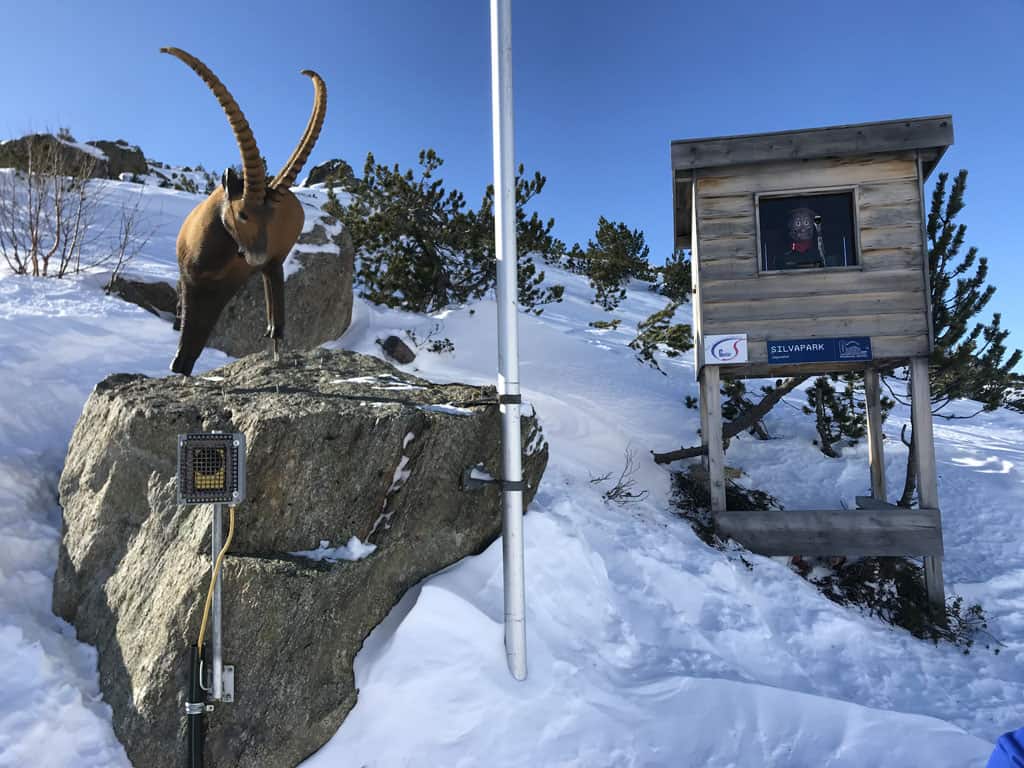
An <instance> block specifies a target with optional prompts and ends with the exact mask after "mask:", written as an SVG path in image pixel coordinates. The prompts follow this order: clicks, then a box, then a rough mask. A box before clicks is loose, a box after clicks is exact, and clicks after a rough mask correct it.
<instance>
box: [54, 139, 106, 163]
mask: <svg viewBox="0 0 1024 768" xmlns="http://www.w3.org/2000/svg"><path fill="white" fill-rule="evenodd" d="M57 141H59V142H60V143H61V144H63V145H65V146H67V147H73V148H75V149H77V150H78V151H79V152H85V154H87V155H91V156H92V157H94V158H96V159H97V160H106V159H107V154H106V153H105V152H104V151H103V150H102V149H100V148H99V147H94V146H93V145H92V144H83V143H82V142H78V141H68V140H67V139H62V138H60V137H59V136H58V137H57Z"/></svg>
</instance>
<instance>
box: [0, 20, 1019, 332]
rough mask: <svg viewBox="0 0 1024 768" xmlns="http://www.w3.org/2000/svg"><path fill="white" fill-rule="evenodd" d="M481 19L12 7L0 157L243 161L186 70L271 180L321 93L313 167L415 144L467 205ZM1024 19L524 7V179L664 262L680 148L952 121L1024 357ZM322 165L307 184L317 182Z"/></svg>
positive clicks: (479, 111)
mask: <svg viewBox="0 0 1024 768" xmlns="http://www.w3.org/2000/svg"><path fill="white" fill-rule="evenodd" d="M488 13H489V4H488V2H487V0H439V1H438V2H425V1H423V2H414V1H413V0H406V1H405V2H398V1H397V0H376V1H373V0H360V1H358V2H356V1H354V0H336V1H335V2H298V1H295V2H273V3H270V2H252V1H250V2H245V3H240V2H232V1H231V0H225V1H223V2H218V3H213V2H203V3H200V2H186V1H183V0H178V1H176V2H173V3H155V2H154V3H145V4H144V3H140V2H138V0H135V1H133V2H104V1H103V0H96V1H95V2H90V3H85V2H53V1H46V0H39V1H37V2H30V3H26V2H11V1H10V0H0V24H2V28H3V38H4V44H3V45H2V46H0V72H2V73H3V87H2V88H0V137H10V136H14V135H20V134H22V133H25V132H27V131H29V130H40V129H43V128H55V127H58V126H67V127H69V128H70V129H71V130H72V132H73V133H74V134H75V136H76V137H77V138H79V139H80V140H86V139H93V138H124V139H127V140H129V141H131V142H133V143H137V144H140V145H141V146H142V147H143V149H144V150H145V152H146V153H147V155H149V156H151V157H154V158H156V159H160V160H163V161H165V162H170V163H175V164H190V165H191V164H196V163H200V162H201V163H203V164H204V165H205V166H206V167H207V168H211V169H221V168H223V167H224V166H226V165H229V164H232V163H236V162H238V154H237V150H236V149H235V146H234V143H233V140H232V137H231V133H230V130H229V128H228V125H227V121H226V120H225V119H224V118H223V116H222V113H221V112H220V110H219V107H218V106H217V104H216V102H215V101H214V99H213V97H212V95H211V94H210V93H209V91H207V90H206V88H205V87H204V86H203V85H202V84H201V82H200V81H199V80H198V78H196V76H195V75H194V74H193V73H192V72H191V71H189V70H188V69H187V68H186V67H185V66H184V65H183V64H182V63H181V62H179V61H177V60H175V59H173V58H171V57H169V56H164V55H161V54H159V53H158V51H159V48H160V47H161V46H164V45H175V46H178V47H181V48H184V49H185V50H188V51H190V52H191V53H193V54H195V55H196V56H198V57H200V58H201V59H203V60H204V61H206V63H207V64H209V65H210V66H211V68H212V69H213V70H214V71H215V72H217V74H218V75H219V76H220V78H221V79H222V80H223V81H224V82H225V83H226V84H227V86H228V87H229V88H230V89H231V91H232V92H233V94H234V95H235V97H236V99H237V100H238V101H239V103H240V104H241V106H242V109H243V110H244V111H245V113H246V116H247V117H248V118H249V121H250V123H251V124H252V125H253V128H254V131H255V134H256V138H257V141H258V142H259V144H260V148H261V150H262V152H263V153H264V154H265V155H267V157H268V160H269V163H270V165H271V166H272V169H271V170H274V169H276V168H277V167H278V166H280V165H281V164H282V163H283V162H284V160H285V159H286V158H287V156H288V154H289V153H290V152H291V150H292V148H293V146H294V144H295V143H296V141H297V140H298V137H299V136H300V134H301V133H302V130H303V128H304V126H305V121H306V119H307V116H308V114H309V109H310V105H311V99H312V88H311V87H310V85H309V81H308V80H307V79H306V78H304V77H302V76H301V75H299V70H301V69H304V68H312V69H315V70H317V71H318V72H320V74H321V75H323V77H324V79H325V80H326V82H327V85H328V89H329V108H328V115H327V123H326V126H325V129H324V132H323V135H322V136H321V138H320V142H319V144H318V146H317V148H316V150H315V151H314V153H313V156H312V158H311V163H316V162H320V161H323V160H326V159H328V158H330V157H337V156H340V157H344V158H345V159H347V160H348V161H349V162H350V163H352V165H353V166H354V167H355V168H356V169H357V171H358V170H360V169H361V168H362V164H363V161H364V159H365V156H366V153H367V151H372V152H373V153H374V154H375V156H376V158H377V159H378V160H379V161H381V162H387V163H393V162H398V163H401V164H402V165H403V167H406V166H411V165H413V164H414V163H415V161H416V155H417V153H418V151H419V149H421V148H425V147H433V148H434V149H436V150H437V152H438V153H439V154H440V155H441V156H442V157H443V158H444V159H445V169H444V171H445V172H444V176H445V178H446V180H447V181H448V182H449V183H450V185H452V186H456V187H458V188H460V189H461V190H462V191H463V192H464V193H465V194H466V197H467V199H468V201H469V202H470V203H471V204H473V205H475V204H476V203H477V202H478V200H479V198H480V196H481V195H482V193H483V189H484V187H485V185H486V184H487V183H489V181H490V174H491V156H490V152H491V147H490V140H491V127H490V69H489V47H488V46H489V39H488V29H489V27H488V25H489V17H488ZM1022 31H1024V1H1022V0H982V2H975V3H971V4H963V3H953V2H948V1H946V0H938V1H937V2H927V3H926V2H894V1H893V0H889V2H875V0H866V1H864V2H857V3H838V2H816V3H808V2H771V3H764V2H758V3H753V2H750V3H740V2H729V1H728V0H719V1H718V2H700V3H696V2H667V1H655V0H636V1H635V2H631V3H628V2H607V1H606V0H590V2H585V3H584V2H578V1H577V0H563V1H556V0H549V1H548V2H541V0H513V59H514V77H515V99H516V103H515V107H516V115H515V118H516V147H517V161H519V162H523V163H525V164H526V166H527V169H528V170H529V171H533V170H539V171H541V172H542V173H543V174H544V175H546V176H547V178H548V185H547V187H546V188H545V191H544V192H543V194H542V195H541V196H540V197H539V198H537V205H536V207H537V209H538V210H540V211H541V213H542V214H543V215H544V216H545V217H548V216H553V217H554V218H555V220H556V228H555V231H556V234H557V235H558V236H559V237H561V238H562V239H563V240H566V241H567V242H568V243H570V244H571V243H572V242H574V241H582V242H585V241H586V239H587V237H588V236H591V235H592V234H593V231H594V228H595V225H596V221H597V218H598V216H601V215H603V216H606V217H608V218H611V219H616V220H621V221H624V222H626V223H627V224H629V225H630V226H632V227H639V228H641V229H643V230H644V232H645V233H646V235H647V240H648V243H649V244H650V246H651V249H652V255H653V258H654V259H655V260H657V261H661V260H663V259H664V257H665V256H666V255H667V254H668V253H669V252H670V250H671V219H672V208H671V204H672V200H671V186H670V177H671V174H670V165H669V142H670V141H671V140H672V139H677V138H692V137H699V136H712V135H723V134H735V133H752V132H760V131H773V130H787V129H794V128H804V127H812V126H819V125H835V124H842V123H851V122H863V121H871V120H884V119H893V118H899V117H909V116H922V115H934V114H943V113H947V112H949V113H952V114H953V118H954V125H955V132H956V143H955V145H954V146H953V147H951V148H950V150H949V152H948V153H947V155H946V158H945V160H944V161H943V163H942V165H941V166H940V170H948V171H950V173H951V174H954V173H956V171H957V170H958V169H959V168H967V169H968V170H969V171H970V179H969V184H968V193H967V208H966V209H965V210H964V212H963V214H962V215H961V219H960V220H961V221H963V222H964V223H966V224H967V225H968V241H969V243H972V244H974V245H977V246H978V247H979V249H980V252H981V254H982V255H984V256H987V257H988V258H989V262H990V279H991V281H992V282H993V283H994V284H995V285H996V286H997V287H998V289H999V290H998V293H997V295H996V298H995V299H994V300H993V302H992V304H991V305H990V307H992V308H994V309H995V310H997V311H1002V312H1003V315H1004V323H1005V324H1006V325H1007V326H1008V327H1010V328H1012V329H1014V336H1013V337H1012V339H1013V340H1014V341H1015V343H1016V344H1017V345H1020V346H1024V302H1021V301H1018V300H1017V296H1018V295H1020V294H1021V293H1022V291H1024V269H1021V262H1020V258H1021V254H1020V251H1021V248H1020V245H1019V243H1020V235H1019V233H1018V228H1019V227H1021V226H1022V225H1024V221H1022V218H1024V217H1022V213H1024V206H1022V205H1021V179H1020V174H1021V171H1022V170H1024V142H1022V141H1021V139H1020V136H1021V126H1022V125H1024V85H1022V74H1024V46H1022V45H1021V37H1020V36H1021V33H1022ZM307 167H308V166H307Z"/></svg>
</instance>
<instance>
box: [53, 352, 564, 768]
mask: <svg viewBox="0 0 1024 768" xmlns="http://www.w3.org/2000/svg"><path fill="white" fill-rule="evenodd" d="M499 418H500V417H499V414H498V407H497V405H496V404H495V393H494V390H493V389H492V388H476V387H469V386H463V385H458V384H451V385H443V386H442V385H435V384H431V383H429V382H427V381H424V380H421V379H418V378H415V377H413V376H410V375H408V374H405V373H402V372H399V371H397V370H396V369H394V368H392V367H391V366H389V365H387V364H386V363H384V362H382V361H380V360H378V359H376V358H371V357H366V356H361V355H357V354H355V353H348V352H331V351H327V350H316V351H313V352H310V353H303V354H289V355H286V356H285V357H284V358H283V359H282V361H281V362H280V363H279V364H275V363H273V362H272V361H271V360H270V359H269V358H268V356H267V355H256V356H251V357H248V358H246V359H244V360H241V361H238V362H236V363H233V364H231V365H228V366H225V367H224V368H221V369H219V370H217V371H214V372H212V373H211V374H209V375H207V376H205V377H196V378H194V379H188V380H182V379H176V378H173V379H172V378H167V379H148V378H145V377H143V376H137V375H123V374H122V375H116V376H111V377H109V378H107V379H106V380H104V381H103V382H101V383H100V384H98V385H97V386H96V389H95V390H94V392H93V393H92V395H91V396H90V398H89V400H88V402H87V403H86V405H85V409H84V411H83V413H82V416H81V419H80V420H79V423H78V425H77V427H76V429H75V432H74V435H73V437H72V440H71V444H70V446H69V450H68V456H67V462H66V465H65V468H64V472H63V474H62V476H61V481H60V500H61V505H62V507H63V510H64V530H63V537H62V541H61V547H60V559H59V564H58V569H57V573H56V576H55V580H54V610H55V612H56V613H57V614H58V615H60V616H62V617H63V618H65V619H67V620H68V621H70V622H71V623H72V624H74V626H75V629H76V631H77V633H78V637H79V638H81V639H82V640H83V641H85V642H87V643H91V644H93V645H95V646H96V648H97V650H98V652H99V674H100V685H101V688H102V690H103V695H104V699H105V700H106V701H107V703H109V704H110V706H111V707H112V709H113V720H114V729H115V731H116V733H117V734H118V737H119V738H120V739H121V740H122V742H123V743H124V745H125V747H126V750H127V752H128V755H129V757H130V758H131V760H132V761H133V763H134V764H135V765H136V766H139V767H140V768H142V767H143V766H144V767H145V768H164V767H165V766H175V767H177V766H181V765H183V751H182V739H183V728H184V726H183V722H184V719H183V715H182V712H183V703H184V696H183V692H184V690H185V686H186V676H187V674H186V673H187V670H186V666H187V664H186V658H187V647H188V645H189V644H190V643H194V642H195V638H196V636H197V633H198V628H199V622H200V618H201V610H202V598H203V597H204V596H205V592H206V587H207V583H208V578H209V555H208V546H209V545H208V541H209V538H208V537H209V524H210V519H211V511H210V508H209V507H206V506H198V507H179V506H178V505H177V503H176V489H175V480H174V477H175V462H176V435H177V434H179V433H185V432H189V431H198V430H203V431H209V430H215V429H216V430H223V431H241V432H244V433H245V435H246V439H247V443H248V472H247V492H246V498H245V500H244V503H242V504H241V505H240V506H239V507H238V510H237V528H236V533H235V537H234V542H233V544H232V546H231V553H230V555H229V556H228V557H227V559H226V564H225V572H224V654H225V661H226V662H228V663H232V664H234V665H235V667H236V682H235V695H236V701H235V702H234V703H232V704H219V705H217V707H216V710H215V711H214V712H213V713H212V714H211V715H209V716H208V717H207V718H206V720H207V724H208V731H207V750H206V757H207V759H208V761H209V762H208V764H212V765H216V766H218V768H225V767H226V766H246V768H276V767H277V766H294V765H295V764H297V763H298V762H300V761H301V760H302V759H304V758H305V757H306V756H308V755H309V754H310V753H312V752H313V751H315V750H316V749H318V748H319V747H320V746H321V745H322V744H323V743H324V742H326V741H327V739H329V738H330V737H331V736H332V735H333V734H334V733H335V732H336V731H337V729H338V727H339V725H340V724H341V722H342V720H343V719H344V718H345V716H346V714H347V713H348V712H349V710H351V708H352V707H353V706H354V704H355V701H356V697H357V691H356V689H355V687H354V678H353V673H352V662H353V659H354V657H355V655H356V653H357V652H358V651H359V648H360V647H361V645H362V643H363V640H364V639H365V638H366V636H367V635H368V634H369V632H370V631H371V630H372V629H373V627H374V626H376V625H377V624H378V623H379V622H380V621H381V620H382V619H383V618H384V617H385V616H386V615H387V614H388V612H389V611H390V610H391V608H392V607H393V606H394V605H395V604H396V602H397V601H398V600H399V598H400V597H401V595H402V594H403V593H404V592H405V591H406V590H407V589H408V588H409V587H411V586H413V585H414V584H416V583H417V582H418V581H420V580H421V579H423V578H424V577H425V576H427V575H428V574H431V573H433V572H436V571H438V570H440V569H442V568H444V567H446V566H448V565H450V564H451V563H454V562H456V561H457V560H459V559H460V558H463V557H465V556H467V555H470V554H473V553H476V552H479V551H481V550H482V549H483V548H485V547H486V546H487V545H488V544H489V543H491V542H492V541H493V540H494V539H495V538H496V537H497V536H498V534H499V532H500V527H501V526H500V499H499V491H498V489H497V487H496V486H489V487H487V488H485V489H484V490H481V491H473V492H465V491H462V490H460V477H461V475H462V472H463V471H464V470H465V469H466V468H468V467H471V466H476V465H478V464H482V465H483V467H484V469H485V470H486V471H488V472H489V473H490V474H491V475H492V476H495V477H497V476H500V445H499V437H500V432H501V430H500V422H499ZM523 434H524V446H526V448H525V450H524V476H525V479H526V481H527V486H528V489H529V490H528V491H527V499H529V498H531V497H532V496H533V494H534V492H535V489H536V488H537V485H538V483H539V481H540V478H541V475H542V473H543V470H544V466H545V463H546V461H547V446H546V444H545V443H544V441H543V438H542V435H541V433H540V429H539V427H538V425H537V423H536V421H535V420H534V419H533V418H529V419H524V420H523ZM225 517H226V515H225ZM352 536H357V537H359V538H360V539H361V540H362V541H364V542H369V543H371V544H374V545H376V550H375V551H374V552H373V553H372V554H370V555H369V556H368V557H366V558H365V559H362V560H358V561H353V562H337V563H329V562H317V561H314V560H309V559H304V558H302V557H297V556H294V555H290V554H288V553H290V552H292V553H294V552H298V551H301V550H310V549H313V548H315V547H316V546H317V544H318V543H319V542H320V541H322V540H329V541H331V542H336V543H344V542H346V541H348V540H349V539H350V537H352ZM495 655H496V657H497V658H499V659H500V657H501V655H502V651H501V648H500V647H499V648H496V649H495ZM496 663H501V662H500V661H498V662H496Z"/></svg>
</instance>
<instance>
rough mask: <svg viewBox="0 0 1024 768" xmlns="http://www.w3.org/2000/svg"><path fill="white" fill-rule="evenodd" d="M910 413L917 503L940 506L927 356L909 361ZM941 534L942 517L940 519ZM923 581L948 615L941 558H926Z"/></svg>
mask: <svg viewBox="0 0 1024 768" xmlns="http://www.w3.org/2000/svg"><path fill="white" fill-rule="evenodd" d="M910 392H911V413H912V418H913V423H914V460H915V462H916V464H917V483H918V486H917V487H918V506H919V507H920V508H921V509H939V480H938V474H937V473H936V470H935V439H934V436H933V435H932V401H931V387H930V385H929V383H928V358H926V357H915V358H913V359H912V360H911V361H910ZM939 531H940V535H941V520H940V529H939ZM924 584H925V589H927V590H928V602H930V603H931V604H932V608H933V609H935V610H936V611H939V612H940V614H939V615H941V616H945V606H946V590H945V587H944V585H943V582H942V558H941V557H935V556H926V557H925V558H924Z"/></svg>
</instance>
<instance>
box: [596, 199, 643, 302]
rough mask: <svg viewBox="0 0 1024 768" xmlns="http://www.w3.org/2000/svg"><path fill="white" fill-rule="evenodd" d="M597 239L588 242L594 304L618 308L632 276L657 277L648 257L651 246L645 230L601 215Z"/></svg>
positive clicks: (640, 277)
mask: <svg viewBox="0 0 1024 768" xmlns="http://www.w3.org/2000/svg"><path fill="white" fill-rule="evenodd" d="M594 237H595V239H594V240H590V241H588V242H587V250H586V259H587V275H588V276H589V277H590V285H591V287H592V288H594V290H595V296H594V301H593V303H594V304H599V305H601V306H602V307H603V308H604V309H606V310H609V311H610V310H612V309H615V308H616V307H617V306H618V305H619V302H620V301H622V300H623V299H624V298H626V283H628V282H629V280H630V278H637V279H639V280H650V279H651V278H652V277H653V273H652V271H651V265H650V264H649V263H648V261H647V257H648V256H649V255H650V252H651V249H650V248H648V247H647V244H646V243H645V241H644V233H643V231H642V230H639V229H632V230H631V229H630V228H629V227H627V226H626V225H625V224H623V223H621V222H613V221H609V220H608V219H606V218H605V217H604V216H601V217H600V218H599V219H598V221H597V231H596V232H595V234H594Z"/></svg>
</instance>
